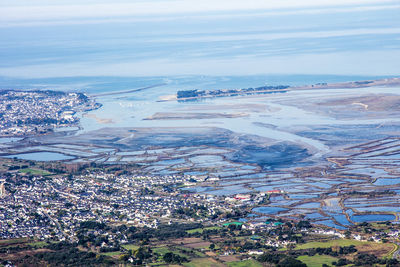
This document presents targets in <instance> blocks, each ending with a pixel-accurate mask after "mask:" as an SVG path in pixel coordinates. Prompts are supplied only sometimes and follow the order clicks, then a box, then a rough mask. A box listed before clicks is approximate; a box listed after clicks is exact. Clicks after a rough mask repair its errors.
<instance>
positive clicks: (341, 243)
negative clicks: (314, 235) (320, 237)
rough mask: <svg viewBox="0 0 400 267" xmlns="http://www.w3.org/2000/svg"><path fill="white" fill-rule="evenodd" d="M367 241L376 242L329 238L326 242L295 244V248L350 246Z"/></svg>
mask: <svg viewBox="0 0 400 267" xmlns="http://www.w3.org/2000/svg"><path fill="white" fill-rule="evenodd" d="M368 243H373V244H376V243H375V242H363V241H357V240H351V239H336V240H331V241H328V242H309V243H305V244H301V245H298V246H296V248H295V250H298V249H309V248H329V247H333V246H340V247H344V246H350V245H354V246H357V245H362V244H368Z"/></svg>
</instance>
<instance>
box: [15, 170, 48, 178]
mask: <svg viewBox="0 0 400 267" xmlns="http://www.w3.org/2000/svg"><path fill="white" fill-rule="evenodd" d="M19 172H21V173H26V174H33V175H42V176H46V175H50V174H51V173H50V172H48V171H44V170H38V169H31V168H26V169H21V170H19Z"/></svg>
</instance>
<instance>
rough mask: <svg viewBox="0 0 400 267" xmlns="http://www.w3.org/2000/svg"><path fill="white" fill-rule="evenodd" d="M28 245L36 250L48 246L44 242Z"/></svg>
mask: <svg viewBox="0 0 400 267" xmlns="http://www.w3.org/2000/svg"><path fill="white" fill-rule="evenodd" d="M27 245H30V246H32V247H34V248H43V247H44V246H46V245H47V243H46V242H44V241H38V242H32V243H28V244H27Z"/></svg>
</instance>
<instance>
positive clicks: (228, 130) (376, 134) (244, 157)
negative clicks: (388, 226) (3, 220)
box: [0, 78, 400, 228]
mask: <svg viewBox="0 0 400 267" xmlns="http://www.w3.org/2000/svg"><path fill="white" fill-rule="evenodd" d="M227 79H228V82H221V80H218V79H217V78H215V79H214V80H213V78H208V79H206V80H204V79H200V78H193V80H192V81H189V80H188V79H187V78H176V79H175V80H173V82H170V83H166V84H165V85H163V86H160V87H157V88H150V89H148V90H145V91H138V92H133V93H127V94H119V95H112V94H111V95H101V94H99V96H97V97H96V101H97V102H99V103H101V104H102V105H103V106H102V107H101V108H100V109H98V110H94V111H90V112H89V113H87V114H81V128H80V129H75V130H73V131H63V132H54V133H52V134H48V135H45V136H37V137H26V138H24V139H22V140H16V141H14V142H11V140H7V141H4V142H2V143H1V147H2V152H1V154H0V156H4V157H25V155H30V156H32V155H33V154H34V157H29V158H25V159H27V160H49V159H50V160H58V161H64V162H65V163H66V164H73V163H79V164H84V163H90V162H97V163H101V164H135V165H136V166H137V168H138V170H140V171H141V172H142V173H146V174H152V175H160V176H163V175H171V174H177V175H191V176H196V177H202V178H204V179H205V182H204V184H203V185H202V186H201V187H198V188H192V189H190V188H187V189H189V191H190V190H191V191H193V192H201V193H203V194H209V195H213V194H217V195H226V196H232V195H235V194H238V193H252V192H266V191H272V190H277V192H278V191H279V192H280V193H274V194H277V195H280V196H281V197H271V198H270V202H269V204H268V205H267V206H266V207H269V209H271V210H274V212H273V213H271V212H268V213H265V212H263V211H266V210H268V209H265V208H261V209H255V210H254V211H255V214H256V215H255V216H260V217H262V216H266V214H267V215H268V216H272V217H274V216H276V217H290V218H293V217H302V216H306V218H309V219H310V220H311V221H313V222H315V223H321V224H324V225H330V226H333V227H337V228H342V227H346V226H348V225H351V224H353V223H355V222H359V221H360V220H361V221H362V220H363V218H365V220H368V221H369V220H372V219H373V218H376V219H377V220H381V219H382V218H386V219H387V218H388V219H389V220H398V218H399V212H400V207H399V206H400V205H399V204H398V203H399V202H398V199H397V194H398V192H399V191H400V187H399V183H400V182H398V181H399V175H400V172H399V169H400V136H399V135H398V133H399V126H400V119H399V118H400V105H399V101H400V91H399V87H379V86H377V87H371V88H337V89H335V88H329V89H323V90H321V89H320V90H319V89H308V90H306V91H301V90H299V91H290V92H287V93H284V94H269V95H252V96H249V95H247V96H235V97H224V98H210V99H202V100H200V101H188V102H178V101H164V102H160V101H159V97H161V96H162V95H166V94H174V93H176V92H177V91H178V90H180V89H191V88H199V87H200V88H203V89H213V88H215V89H221V88H224V87H225V86H228V88H229V87H234V86H235V83H234V80H235V79H234V78H231V80H230V81H229V78H227ZM256 81H257V82H259V80H258V79H257V80H256ZM247 82H248V83H249V86H254V84H252V83H254V81H251V79H250V78H248V80H247ZM242 83H243V81H242ZM256 85H260V84H256ZM237 87H244V86H242V85H240V86H239V85H238V86H237ZM96 93H101V92H96ZM149 118H151V119H149ZM103 119H109V120H108V123H107V124H104V120H103ZM49 153H57V155H58V156H59V155H61V156H60V157H47V156H45V157H41V156H42V155H49ZM211 180H212V181H211ZM274 194H273V195H272V196H274ZM275 211H276V212H275ZM350 213H351V215H349V214H350ZM367 215H368V216H367ZM374 215H376V216H374ZM371 218H372V219H371Z"/></svg>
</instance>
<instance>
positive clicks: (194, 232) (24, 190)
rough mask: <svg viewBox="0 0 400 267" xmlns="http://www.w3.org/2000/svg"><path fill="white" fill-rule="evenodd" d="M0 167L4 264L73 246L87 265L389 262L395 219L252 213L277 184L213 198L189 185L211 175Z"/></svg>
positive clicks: (57, 255) (22, 164)
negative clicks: (316, 219) (336, 223)
mask: <svg viewBox="0 0 400 267" xmlns="http://www.w3.org/2000/svg"><path fill="white" fill-rule="evenodd" d="M1 163H2V164H1V173H2V174H1V181H0V182H1V184H0V203H1V208H0V221H1V224H0V239H1V240H0V258H1V259H3V264H4V265H7V264H9V265H10V266H12V265H14V264H16V265H21V264H34V265H35V264H43V263H44V262H47V263H50V264H52V265H57V264H58V263H65V259H63V258H62V257H61V254H65V253H67V252H68V251H69V252H68V253H72V252H71V251H75V252H74V253H72V254H71V255H69V256H70V257H71V261H72V262H71V265H73V261H79V262H81V261H82V258H84V261H86V262H87V263H88V264H101V265H115V264H117V263H123V264H127V265H141V264H148V263H158V265H159V266H163V265H167V264H183V265H185V264H186V263H187V264H190V263H191V262H193V264H197V265H194V266H202V265H203V264H206V262H208V263H207V264H211V263H213V264H215V265H213V266H227V265H228V266H236V265H234V264H235V263H237V262H239V263H243V264H253V265H240V266H261V264H262V263H268V262H269V263H270V264H300V265H280V266H303V265H302V264H304V262H305V263H308V262H312V261H313V260H315V259H316V258H320V259H322V260H323V261H324V262H326V263H327V265H326V266H332V265H331V263H332V262H334V263H335V264H336V265H337V266H342V265H345V264H349V263H357V264H361V266H364V265H363V263H365V262H366V261H367V260H372V261H373V262H375V263H379V264H387V266H396V264H397V263H398V261H397V259H396V258H397V249H398V245H397V243H396V242H397V239H398V236H399V233H400V226H399V225H398V224H395V223H391V222H383V223H374V224H369V223H362V224H357V225H355V226H352V227H350V228H349V229H348V230H346V231H339V230H337V229H331V228H328V227H322V226H316V225H312V224H310V222H309V221H307V220H286V219H285V220H282V219H280V218H278V217H274V216H269V217H265V216H264V217H256V216H254V214H252V208H254V207H255V206H260V205H268V203H269V197H270V196H272V195H277V194H278V195H279V194H284V193H285V192H283V191H281V190H271V191H268V192H259V193H258V194H236V195H233V196H216V195H210V194H207V193H197V192H193V191H192V190H190V188H193V187H195V186H199V185H201V186H207V185H208V186H210V185H215V183H218V179H214V178H212V179H210V178H207V177H206V178H204V177H200V178H198V177H196V176H178V175H168V176H149V175H141V174H140V173H139V172H135V171H133V172H132V171H131V170H130V169H126V168H124V167H123V166H117V165H108V166H97V165H95V164H92V166H85V167H84V168H83V167H82V168H79V169H77V168H72V169H70V171H65V170H66V169H65V166H63V164H62V163H52V164H50V163H49V164H45V163H35V162H33V161H22V160H12V159H3V160H2V162H1ZM253 216H254V217H253ZM377 229H379V231H377ZM10 242H11V244H14V247H13V246H12V245H11V247H10ZM327 244H330V245H327ZM328 248H329V249H328ZM43 250H45V251H47V254H43ZM24 251H25V252H24ZM277 251H279V252H277ZM49 252H51V253H49ZM18 255H24V257H22V258H21V257H20V256H18ZM51 255H53V256H54V257H53V256H51ZM96 255H97V256H96ZM365 255H367V256H365ZM187 266H193V265H187ZM206 266H207V265H206ZM304 266H305V265H304Z"/></svg>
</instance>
